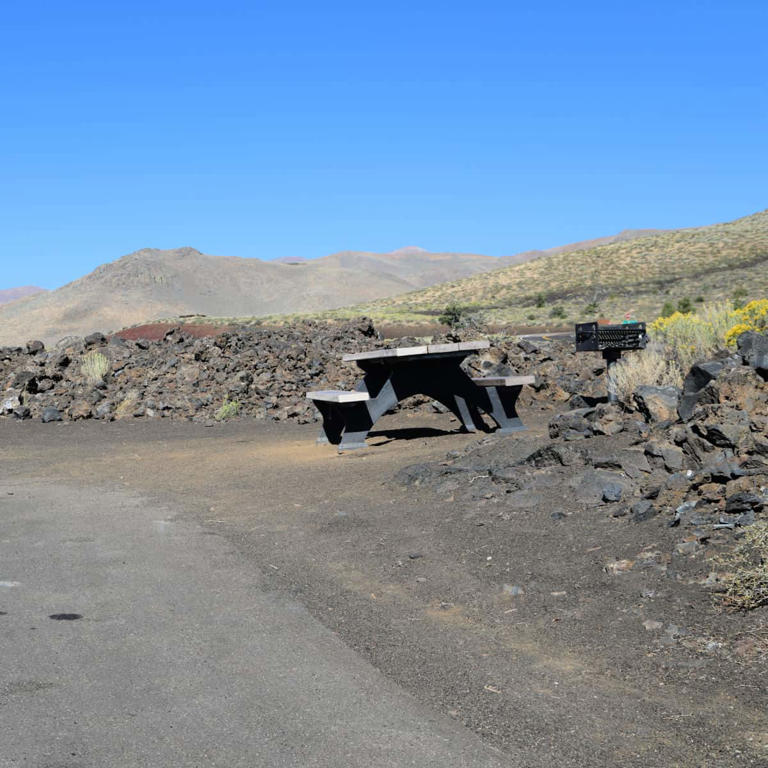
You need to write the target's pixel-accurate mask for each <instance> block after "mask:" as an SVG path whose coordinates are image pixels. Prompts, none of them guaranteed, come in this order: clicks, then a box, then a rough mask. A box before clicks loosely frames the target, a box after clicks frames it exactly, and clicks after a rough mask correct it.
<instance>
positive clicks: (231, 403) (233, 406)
mask: <svg viewBox="0 0 768 768" xmlns="http://www.w3.org/2000/svg"><path fill="white" fill-rule="evenodd" d="M238 413H240V403H239V402H238V401H237V400H230V399H229V398H228V397H225V398H224V402H223V403H222V404H221V406H220V407H219V409H218V410H217V411H216V413H214V414H213V418H214V419H216V421H227V419H234V418H235V416H237V414H238Z"/></svg>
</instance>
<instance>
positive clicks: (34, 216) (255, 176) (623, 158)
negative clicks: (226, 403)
mask: <svg viewBox="0 0 768 768" xmlns="http://www.w3.org/2000/svg"><path fill="white" fill-rule="evenodd" d="M766 30H768V2H766V0H729V1H728V2H726V0H715V1H712V0H703V1H699V2H692V1H691V0H664V2H661V1H659V0H644V2H633V3H628V2H617V1H616V0H612V1H611V2H590V1H589V0H584V2H579V3H575V2H573V1H572V0H569V1H568V2H559V1H558V2H531V1H529V2H515V1H514V0H506V2H486V1H484V0H472V1H471V2H470V0H464V2H460V3H458V2H451V1H450V0H441V2H433V1H432V0H409V2H400V0H387V1H386V2H377V3H371V2H365V0H355V1H354V2H336V1H335V0H323V2H319V1H318V0H313V1H312V2H304V1H298V0H296V1H294V2H289V1H288V0H286V1H284V2H275V1H273V2H269V3H267V2H258V1H257V0H252V1H251V2H247V1H246V0H237V1H228V0H217V1H216V2H214V0H207V1H206V2H198V1H197V0H184V2H176V1H174V0H165V1H164V0H152V2H148V1H147V0H133V1H132V2H124V1H120V0H115V1H114V2H111V1H110V2H107V1H106V0H98V2H82V1H80V0H69V1H68V2H62V1H61V0H53V1H51V0H29V1H28V2H21V1H19V2H16V1H15V0H11V1H10V2H7V3H4V4H3V8H2V20H1V21H0V73H1V74H0V89H1V90H0V95H1V96H2V101H1V102H0V108H1V109H2V113H3V115H2V120H0V180H1V181H2V183H1V184H0V262H1V263H2V273H1V276H0V288H7V287H11V286H15V285H23V284H38V285H41V286H43V287H47V288H55V287H57V286H59V285H61V284H63V283H65V282H67V281H69V280H72V279H75V278H76V277H79V276H80V275H82V274H85V273H86V272H88V271H90V270H91V269H93V268H94V267H95V266H97V265H98V264H100V263H103V262H105V261H111V260H113V259H115V258H117V257H119V256H121V255H123V254H125V253H129V252H131V251H134V250H136V249H138V248H142V247H146V246H151V247H158V248H173V247H177V246H182V245H191V246H193V247H195V248H198V249H199V250H201V251H205V252H207V253H214V254H226V255H237V256H257V257H260V258H266V259H269V258H275V257H279V256H292V257H295V256H302V257H307V258H311V257H315V256H323V255H325V254H328V253H332V252H334V251H338V250H346V249H353V250H358V249H359V250H376V251H388V250H392V249H394V248H398V247H401V246H405V245H419V246H422V247H424V248H428V249H430V250H453V251H470V252H475V253H486V254H490V255H505V254H511V253H515V252H518V251H522V250H527V249H530V248H546V247H550V246H554V245H560V244H563V243H566V242H571V241H574V240H580V239H585V238H590V237H596V236H601V235H606V234H611V233H613V232H616V231H618V230H620V229H624V228H629V227H632V228H634V227H679V226H695V225H700V224H708V223H713V222H716V221H725V220H728V219H732V218H736V217H738V216H742V215H746V214H749V213H753V212H755V211H757V210H762V209H764V208H766V207H768V194H766V191H767V189H766V179H767V178H768V174H767V173H766V172H767V171H768V88H767V87H766V80H767V79H768V74H767V73H768V53H767V51H768V46H767V45H766Z"/></svg>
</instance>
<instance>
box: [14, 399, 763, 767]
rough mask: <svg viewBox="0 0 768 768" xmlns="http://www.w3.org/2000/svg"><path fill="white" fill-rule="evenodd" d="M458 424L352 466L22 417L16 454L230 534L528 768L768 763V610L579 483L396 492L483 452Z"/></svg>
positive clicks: (535, 427)
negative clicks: (718, 584)
mask: <svg viewBox="0 0 768 768" xmlns="http://www.w3.org/2000/svg"><path fill="white" fill-rule="evenodd" d="M523 415H524V417H525V414H523ZM455 426H456V425H455V423H452V422H451V420H450V419H449V417H447V416H438V415H434V416H432V415H429V414H426V413H411V414H408V413H401V414H399V415H394V416H389V417H386V418H385V419H383V420H382V421H381V422H380V423H379V424H378V425H377V427H380V428H379V429H377V431H376V432H375V433H374V436H373V437H372V438H371V440H370V444H371V447H370V448H369V449H367V450H364V451H358V452H353V453H349V454H344V455H338V454H337V453H336V452H335V451H334V450H333V449H332V448H329V447H322V446H315V445H314V434H315V428H314V427H312V426H297V425H293V424H281V425H274V424H269V423H254V422H250V421H246V420H243V421H239V422H233V423H230V424H224V425H218V426H216V427H212V428H206V427H203V426H201V425H197V424H188V423H182V422H178V423H169V422H144V421H142V422H137V423H128V422H121V423H112V424H105V423H95V422H76V423H64V424H46V425H43V424H29V423H25V424H21V423H13V422H8V423H4V424H2V425H0V445H2V448H0V461H1V462H2V464H1V466H2V473H3V477H2V480H3V482H5V481H12V482H13V484H14V485H17V486H18V485H19V484H20V483H21V484H23V483H25V482H28V483H30V485H39V484H40V483H41V482H44V483H50V484H56V483H59V482H65V483H66V484H67V486H68V487H81V488H83V489H89V490H91V489H96V490H98V489H104V490H105V491H110V492H114V491H116V490H118V489H119V490H123V491H130V492H131V493H135V494H140V495H141V496H142V497H144V498H147V499H151V500H152V501H153V503H159V504H165V505H169V506H171V507H173V508H174V509H176V510H178V514H180V515H181V517H182V518H183V519H185V520H188V521H190V522H194V523H196V524H198V525H201V526H203V527H204V528H205V529H206V530H209V531H211V532H215V533H217V534H220V535H221V536H223V537H225V538H226V540H227V541H228V542H229V543H230V544H231V545H233V546H234V548H235V549H236V550H237V552H238V553H239V554H240V556H242V557H244V558H245V559H246V560H247V561H248V562H250V563H252V565H253V567H254V568H255V569H258V570H259V571H260V572H261V578H262V579H263V584H264V588H265V589H268V590H270V591H272V592H274V593H276V594H278V595H283V596H285V598H286V599H291V600H295V601H296V602H297V603H298V604H300V605H302V606H303V607H304V608H305V609H306V610H307V611H308V612H309V614H311V615H312V616H313V617H315V618H316V619H318V620H319V621H320V622H321V623H322V624H323V625H325V627H327V628H329V629H330V630H332V631H333V632H334V633H336V635H338V637H340V638H341V640H342V641H343V642H344V643H345V644H346V645H347V646H348V647H349V648H351V649H352V650H354V651H355V652H357V654H358V655H359V656H360V657H362V659H364V660H365V661H367V662H370V663H371V664H372V665H373V667H375V668H376V669H378V670H379V671H380V672H381V673H383V674H384V675H385V676H386V677H387V678H388V679H389V680H390V681H392V682H394V683H395V684H397V685H399V686H400V687H401V688H402V689H403V690H404V691H406V692H407V693H408V695H409V696H412V697H413V698H414V699H415V700H416V701H418V702H419V703H420V705H422V706H426V707H428V708H429V710H431V711H434V712H436V713H439V714H440V715H441V716H446V717H448V718H452V719H453V720H454V721H455V724H456V727H457V729H461V728H462V727H466V728H468V729H470V730H472V731H474V732H475V733H477V734H479V735H480V736H481V737H482V739H483V740H484V741H486V743H487V744H489V745H490V746H492V747H495V748H497V749H500V750H502V752H504V753H505V754H506V755H507V757H506V758H505V759H506V760H507V764H509V765H518V764H522V765H530V766H537V765H545V764H546V765H559V766H583V765H589V766H603V765H622V766H660V767H661V766H742V765H752V766H768V718H767V717H766V714H765V713H766V711H768V692H767V686H766V681H767V678H766V669H768V658H767V656H768V653H767V652H768V640H767V639H766V638H768V631H767V628H768V620H766V616H765V613H766V612H765V611H762V612H760V611H758V612H753V613H752V614H749V615H742V614H728V613H724V612H723V611H722V610H720V608H719V607H718V606H717V604H716V603H715V602H713V599H712V596H711V595H710V594H709V592H708V591H707V590H705V589H704V588H703V586H702V585H701V584H700V583H699V581H700V580H701V574H702V573H703V572H705V571H706V567H705V565H706V564H705V560H706V558H707V557H708V556H709V555H708V552H707V551H701V552H698V551H696V550H694V551H692V553H691V554H690V556H688V555H686V556H685V557H682V556H680V555H679V553H677V550H676V543H677V541H678V539H679V534H678V533H677V532H670V529H669V528H668V527H667V526H666V522H665V521H664V520H663V519H661V517H659V518H654V519H652V520H649V521H647V522H645V523H643V524H642V525H639V524H636V523H633V522H632V521H631V520H629V519H628V518H619V519H615V518H612V517H611V516H610V515H609V514H607V513H606V511H605V509H603V508H601V507H595V508H592V509H584V508H583V506H579V507H577V506H575V505H574V504H573V496H572V490H571V489H567V488H555V489H552V488H549V489H547V490H546V491H544V492H543V493H542V494H541V495H539V496H538V497H537V498H536V503H535V504H533V505H530V506H525V505H522V506H520V505H517V506H510V505H507V504H505V503H504V502H503V501H499V500H498V499H493V498H484V494H482V493H478V494H477V495H476V497H475V498H472V494H471V493H468V491H467V488H466V487H462V488H460V489H459V492H455V493H454V492H444V491H441V492H438V491H436V490H434V489H431V488H426V487H423V488H422V487H415V488H414V487H404V486H402V485H401V484H400V483H398V482H397V481H396V480H395V478H396V476H397V473H398V472H399V471H400V470H401V469H403V468H404V467H405V466H407V465H411V464H414V463H420V462H421V463H423V462H427V463H429V462H432V463H434V462H439V461H441V460H442V459H443V458H444V457H445V456H446V454H447V453H448V452H449V451H452V450H457V449H459V450H460V449H463V448H464V447H467V446H469V445H471V444H473V443H476V442H477V441H478V437H477V436H471V435H462V434H456V433H453V432H452V430H453V429H455ZM545 433H546V424H544V423H538V422H537V421H536V419H535V417H534V419H533V421H532V429H531V430H530V431H529V432H528V433H524V434H520V435H515V436H511V437H507V438H501V439H505V440H516V441H519V449H520V452H521V454H523V453H524V452H525V451H528V450H533V449H534V448H536V447H538V446H539V445H541V444H542V443H543V442H545V440H546V437H545ZM482 439H487V438H482ZM492 439H493V438H492ZM464 482H465V485H473V484H474V483H475V482H476V483H477V484H478V487H479V486H481V485H482V478H478V479H477V480H476V481H473V479H472V477H471V476H470V477H468V478H466V480H465V481H464ZM553 513H555V514H553ZM675 536H677V538H675ZM622 563H631V565H621V564H622ZM617 564H620V565H617ZM0 609H2V606H0ZM2 618H6V617H2ZM394 764H399V763H393V765H394Z"/></svg>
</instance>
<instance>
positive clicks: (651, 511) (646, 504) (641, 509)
mask: <svg viewBox="0 0 768 768" xmlns="http://www.w3.org/2000/svg"><path fill="white" fill-rule="evenodd" d="M630 512H631V513H632V520H634V522H636V523H644V522H645V521H646V520H650V519H651V518H652V517H656V515H658V514H659V511H658V510H657V509H656V507H655V506H654V504H653V502H652V501H649V500H648V499H643V500H642V501H638V502H637V503H636V504H633V505H632V507H631V509H630Z"/></svg>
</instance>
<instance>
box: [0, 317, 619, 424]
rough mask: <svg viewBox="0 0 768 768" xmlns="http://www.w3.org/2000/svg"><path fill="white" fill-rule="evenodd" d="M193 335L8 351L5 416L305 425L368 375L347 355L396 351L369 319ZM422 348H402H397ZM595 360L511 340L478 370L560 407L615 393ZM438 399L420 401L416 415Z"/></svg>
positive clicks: (560, 346) (0, 365)
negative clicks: (516, 379) (226, 417)
mask: <svg viewBox="0 0 768 768" xmlns="http://www.w3.org/2000/svg"><path fill="white" fill-rule="evenodd" d="M193 330H194V328H193V329H192V330H190V329H186V328H185V327H184V326H179V327H176V328H171V329H170V330H168V331H167V332H166V333H165V334H164V336H163V337H162V338H161V339H159V340H156V341H149V340H147V339H141V338H139V339H124V338H121V337H118V336H114V337H111V338H106V337H105V336H103V335H102V334H98V333H95V334H92V335H90V336H87V337H85V338H68V339H65V340H63V341H62V342H60V343H59V344H58V345H57V346H56V348H55V349H51V350H47V349H46V348H45V347H44V345H43V344H42V342H40V341H30V342H28V343H27V345H26V347H23V348H22V347H16V348H8V347H6V348H0V415H3V416H6V417H11V418H19V419H27V418H41V419H42V420H43V421H56V420H70V419H71V420H76V419H90V418H95V419H105V420H111V419H122V418H131V419H132V418H185V419H197V420H203V419H211V418H215V417H216V415H217V413H219V412H220V411H219V409H221V408H222V406H223V405H225V404H227V403H236V404H237V411H238V413H239V414H240V415H243V416H246V417H250V418H257V419H263V418H268V419H275V420H284V419H289V420H293V421H297V422H299V423H305V422H309V421H313V420H315V419H316V418H317V415H316V412H315V409H314V407H313V406H312V405H311V404H310V403H308V402H307V401H306V399H305V393H306V392H307V391H308V390H311V389H338V388H342V389H343V388H348V387H351V386H352V385H353V383H354V382H355V380H356V379H357V378H358V377H359V375H360V372H359V370H358V369H357V368H356V367H355V366H354V365H351V364H346V363H342V361H341V357H342V355H343V354H345V353H348V352H358V351H360V350H362V349H370V348H375V347H384V346H391V344H387V343H385V342H384V341H382V340H380V339H379V338H378V334H377V333H376V330H375V328H374V327H373V325H372V323H371V321H370V320H368V319H367V318H362V319H360V320H359V321H357V322H354V323H347V324H343V325H342V324H340V325H327V324H321V323H316V322H302V323H295V324H293V325H289V326H285V327H282V328H269V329H267V328H259V327H256V328H247V329H240V330H228V331H226V332H223V333H221V334H219V335H218V336H211V337H203V338H197V337H195V336H194V335H193V333H192V331H193ZM438 340H442V339H438ZM446 340H455V338H454V337H446ZM416 343H418V342H417V341H416V340H414V339H400V340H398V342H397V344H396V345H397V346H409V345H412V344H416ZM586 357H587V356H577V355H575V354H574V352H573V345H572V344H571V345H569V344H567V343H566V342H541V343H533V342H530V341H521V342H519V343H516V342H515V341H513V340H508V341H506V342H502V343H500V344H499V345H497V346H494V347H492V348H491V349H490V350H488V351H487V352H484V353H483V355H481V356H477V357H473V358H470V359H469V360H468V361H467V366H468V368H469V369H471V370H474V371H478V372H479V371H482V372H484V373H489V372H496V371H501V370H504V371H514V372H518V373H529V372H530V373H536V374H537V377H538V378H537V384H536V385H535V387H534V388H533V389H532V390H530V391H526V392H525V395H524V398H528V399H529V400H530V399H536V400H538V401H539V402H540V403H542V404H546V406H547V407H549V406H551V405H553V404H558V403H565V402H567V401H569V400H571V399H572V398H574V397H576V396H577V393H579V394H578V397H579V398H581V399H580V400H579V402H584V400H583V396H585V395H586V396H588V395H589V393H592V392H598V391H600V390H601V389H602V391H604V387H605V384H604V382H600V381H599V375H600V374H601V373H602V372H603V371H604V367H603V366H602V365H601V364H600V363H601V361H596V360H589V359H586ZM595 363H597V364H596V365H595ZM426 402H427V401H426V400H425V399H424V398H421V399H419V398H415V399H412V400H411V401H410V403H409V404H407V405H406V407H414V406H418V405H420V404H425V403H426Z"/></svg>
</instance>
